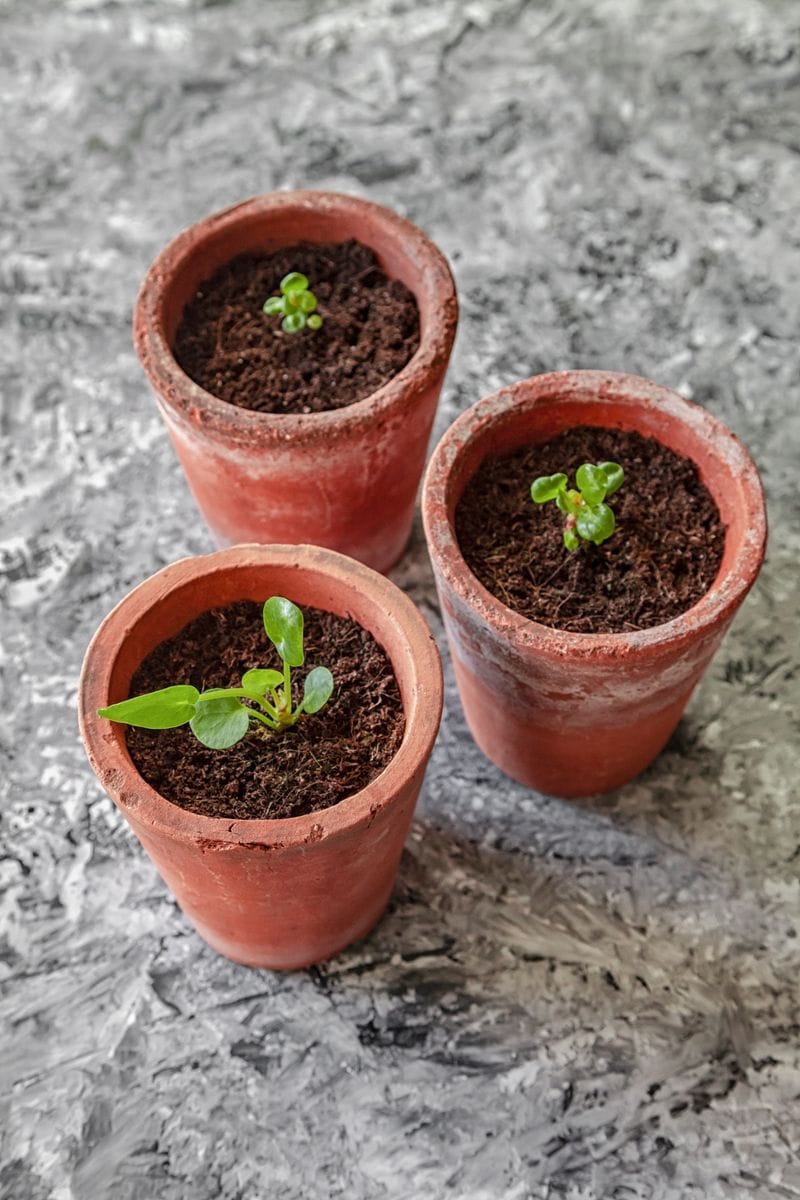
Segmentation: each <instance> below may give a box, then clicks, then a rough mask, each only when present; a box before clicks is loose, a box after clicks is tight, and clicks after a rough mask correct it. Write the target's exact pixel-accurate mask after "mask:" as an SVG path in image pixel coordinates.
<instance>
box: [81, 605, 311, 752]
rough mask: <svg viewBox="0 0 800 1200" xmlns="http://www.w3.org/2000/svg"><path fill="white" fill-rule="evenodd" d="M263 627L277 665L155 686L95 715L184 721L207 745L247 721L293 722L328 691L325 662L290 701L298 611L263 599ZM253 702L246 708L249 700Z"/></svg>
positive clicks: (224, 739) (153, 725) (167, 725)
mask: <svg viewBox="0 0 800 1200" xmlns="http://www.w3.org/2000/svg"><path fill="white" fill-rule="evenodd" d="M264 629H265V630H266V633H267V637H268V638H269V640H270V641H271V642H272V644H273V646H274V647H275V649H276V650H277V651H278V654H279V655H280V657H281V661H282V663H283V670H282V671H274V670H270V669H261V668H259V667H256V668H255V669H254V670H252V671H246V672H245V674H244V675H243V676H242V686H241V687H238V688H210V689H209V690H208V691H207V692H199V691H198V690H197V688H196V687H192V686H191V685H190V684H178V685H176V686H175V687H166V688H161V689H160V690H159V691H157V692H146V693H145V694H144V695H142V696H133V697H132V698H131V699H130V700H122V701H121V702H120V703H119V704H111V705H110V706H109V707H108V708H99V709H98V710H97V715H98V716H99V717H106V718H107V719H108V720H109V721H119V722H120V724H122V725H137V726H138V727H139V728H140V729H176V728H177V727H178V726H179V725H186V724H187V723H188V725H189V727H190V728H191V730H192V733H193V734H194V736H195V737H196V738H197V740H198V741H200V742H202V743H203V745H204V746H209V747H210V748H211V749H212V750H227V749H228V747H229V746H235V745H236V743H237V742H240V741H241V740H242V738H243V737H244V735H245V734H246V733H247V731H248V730H249V729H250V727H251V726H250V722H251V721H255V722H256V724H260V725H264V726H266V728H267V729H270V730H272V731H273V732H277V731H278V730H282V729H287V728H288V727H289V726H290V725H294V724H295V723H296V722H297V721H298V720H299V718H300V717H301V716H302V715H303V714H304V713H316V712H319V710H320V709H321V708H322V707H323V705H324V704H327V702H328V700H329V699H330V696H331V693H332V691H333V676H332V675H331V673H330V671H329V670H328V668H327V667H314V669H313V671H309V673H308V675H306V678H305V683H304V684H303V699H302V700H301V701H300V703H299V704H298V705H297V706H296V707H295V708H293V707H292V667H302V665H303V662H304V661H305V655H304V652H303V614H302V612H301V610H300V609H299V608H298V607H297V605H296V604H292V602H291V600H285V599H284V597H283V596H272V597H271V599H269V600H267V602H266V604H265V605H264ZM247 701H250V704H253V705H256V707H255V708H251V707H250V704H248V703H247Z"/></svg>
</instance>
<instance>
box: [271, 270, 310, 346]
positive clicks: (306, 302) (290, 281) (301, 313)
mask: <svg viewBox="0 0 800 1200" xmlns="http://www.w3.org/2000/svg"><path fill="white" fill-rule="evenodd" d="M280 289H281V294H280V296H270V298H269V300H265V301H264V312H265V313H266V314H267V316H268V317H277V316H283V320H282V321H281V329H282V330H283V332H284V333H299V332H300V330H301V329H305V327H306V325H307V326H308V328H309V329H319V328H320V326H321V325H322V317H321V316H320V315H319V313H317V312H315V311H314V310H315V309H316V307H317V297H316V296H315V295H314V293H313V292H311V291H309V288H308V278H307V276H305V275H303V274H301V272H300V271H290V272H289V274H288V275H284V277H283V279H282V280H281V282H280Z"/></svg>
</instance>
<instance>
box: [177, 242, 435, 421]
mask: <svg viewBox="0 0 800 1200" xmlns="http://www.w3.org/2000/svg"><path fill="white" fill-rule="evenodd" d="M290 271H301V272H302V273H303V274H304V275H306V276H307V277H308V280H309V287H310V289H311V291H312V292H313V293H314V295H315V296H316V297H317V300H318V302H319V308H318V312H319V314H320V316H321V317H322V318H323V324H322V328H321V329H316V330H312V329H307V328H306V329H303V330H301V331H300V332H299V333H284V332H283V331H282V329H281V318H280V317H268V316H266V315H265V314H264V313H263V312H262V307H263V304H264V301H265V300H267V299H268V298H269V297H270V296H276V295H279V294H280V288H279V284H280V281H281V279H283V277H284V275H288V274H289V272H290ZM418 347H419V312H418V310H417V302H416V300H415V299H414V296H413V295H412V293H411V292H410V291H409V289H408V288H407V287H406V286H405V284H403V283H400V282H399V280H397V279H387V277H386V276H385V275H384V273H383V271H381V269H380V268H379V267H378V265H377V259H376V257H375V254H374V253H373V251H372V250H370V249H369V248H368V247H367V246H362V245H361V243H360V242H356V241H352V240H351V241H349V242H342V243H341V244H337V245H323V246H317V245H313V244H312V243H311V242H298V243H297V245H295V246H287V247H285V248H283V249H281V250H275V251H273V252H272V253H269V254H242V255H239V257H238V258H234V259H232V260H231V262H229V263H226V265H225V266H223V267H220V269H219V270H218V271H216V272H215V273H214V275H212V276H211V278H210V279H208V280H207V281H206V282H205V283H204V284H203V285H202V287H201V288H200V290H199V291H198V293H197V295H196V296H195V297H194V299H193V300H191V301H190V302H189V303H188V304H187V305H186V308H185V309H184V312H183V316H182V318H181V323H180V325H179V327H178V332H177V334H176V337H175V345H174V347H173V350H174V354H175V358H176V360H177V362H178V365H179V366H180V367H181V368H182V369H183V370H184V371H185V372H186V374H187V375H189V376H190V378H191V379H193V380H194V381H195V383H199V384H200V386H201V387H203V388H205V390H206V391H207V392H211V393H213V395H215V396H218V397H219V398H220V399H221V400H226V401H227V402H228V403H229V404H238V405H239V406H240V408H249V409H254V410H257V411H258V412H271V413H312V412H324V411H326V410H327V409H333V408H344V407H346V405H348V404H353V403H354V402H355V401H356V400H363V399H364V397H365V396H369V395H371V394H372V393H373V392H374V391H376V390H377V389H378V388H379V387H382V386H383V384H385V383H388V381H389V380H390V379H392V378H393V377H394V376H395V375H396V374H397V373H398V371H400V370H402V368H403V367H404V366H405V365H406V363H407V362H408V361H409V360H410V359H411V358H412V356H413V355H414V354H415V352H416V350H417V348H418Z"/></svg>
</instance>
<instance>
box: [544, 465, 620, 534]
mask: <svg viewBox="0 0 800 1200" xmlns="http://www.w3.org/2000/svg"><path fill="white" fill-rule="evenodd" d="M624 478H625V472H624V471H623V469H622V467H621V466H619V464H618V463H612V462H602V463H597V465H596V466H592V464H591V463H584V464H583V466H582V467H578V469H577V471H576V472H575V482H576V483H577V485H578V489H577V491H576V490H575V489H574V488H568V487H567V483H568V480H567V476H566V475H564V474H562V473H561V472H560V471H559V472H558V474H556V475H540V476H539V478H538V479H534V481H533V483H532V484H531V498H532V500H533V501H534V503H536V504H546V503H547V501H548V500H555V502H556V504H557V505H558V507H559V509H560V510H561V512H562V513H565V514H566V517H567V522H566V527H565V529H564V545H565V546H566V547H567V549H568V550H577V549H578V547H579V546H580V544H581V538H583V540H584V541H585V542H594V544H595V546H599V545H601V543H602V542H605V541H607V540H608V539H609V538H610V537H611V535H612V533H613V532H614V528H615V524H616V523H615V521H614V513H613V511H612V509H611V508H609V506H608V505H607V504H606V503H605V501H606V499H607V498H608V497H609V496H613V495H614V492H616V491H617V490H618V489H619V488H620V486H621V485H622V481H623V480H624Z"/></svg>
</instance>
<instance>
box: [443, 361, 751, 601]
mask: <svg viewBox="0 0 800 1200" xmlns="http://www.w3.org/2000/svg"><path fill="white" fill-rule="evenodd" d="M580 374H581V373H580V372H575V373H574V374H573V375H571V376H570V377H569V382H566V383H562V384H559V382H558V376H554V377H551V378H552V379H553V380H554V382H553V386H552V390H545V391H542V390H541V389H540V388H537V390H536V391H535V392H534V393H533V394H530V393H528V392H527V389H526V385H525V384H524V383H523V384H519V385H516V386H515V387H513V388H510V389H508V390H507V391H506V392H505V393H500V394H499V396H498V397H497V398H494V397H492V398H489V399H488V400H487V401H486V402H480V403H479V404H478V405H476V406H475V407H474V408H473V409H472V410H471V412H470V414H467V415H469V416H471V422H470V428H469V434H468V436H466V437H464V436H463V434H462V436H460V437H459V439H458V441H457V443H456V445H457V449H456V451H455V454H454V457H453V458H452V460H451V463H450V468H449V472H448V475H447V483H446V494H445V504H446V509H447V519H448V523H449V526H450V531H451V535H452V537H453V540H454V541H455V540H456V537H455V522H454V514H455V510H456V506H457V505H458V501H459V500H460V498H461V495H462V494H463V492H464V489H465V488H466V486H467V484H468V483H469V481H470V480H471V479H472V477H473V475H474V474H475V472H476V471H477V470H478V468H479V467H480V465H481V463H482V462H483V461H484V459H486V458H489V457H494V456H502V455H504V454H509V453H511V452H512V451H513V450H516V449H518V448H520V447H522V446H526V445H534V444H536V443H539V442H545V441H547V440H548V439H549V438H552V437H555V436H556V435H557V434H559V433H561V432H563V431H564V430H566V429H570V428H572V427H573V426H576V425H595V426H600V427H603V428H607V429H609V428H610V429H621V430H624V431H626V432H636V433H640V434H642V435H643V436H646V437H654V438H656V439H657V441H659V442H661V443H662V445H664V446H667V447H669V449H671V450H673V451H675V452H676V453H677V454H681V455H683V456H684V457H685V458H688V459H690V460H691V461H692V462H693V463H694V464H695V466H696V467H697V469H698V473H699V476H700V479H701V480H702V482H703V483H704V484H705V486H706V487H707V488H708V490H709V492H710V493H711V496H712V497H713V499H714V502H715V503H716V506H717V508H718V510H719V514H720V518H721V520H722V523H723V525H724V526H725V551H724V554H723V558H722V563H721V565H720V570H719V573H718V575H717V580H720V579H722V578H724V577H726V576H727V575H728V574H729V573H730V572H731V571H733V569H734V567H735V565H736V564H737V562H738V561H739V559H740V556H741V554H742V551H743V547H744V546H745V544H746V543H748V542H750V541H752V540H753V539H754V538H758V537H759V536H761V537H763V510H762V508H761V506H760V485H759V483H758V478H757V474H756V471H755V466H754V464H753V463H752V460H751V459H750V457H749V455H748V453H747V451H746V450H745V448H744V446H743V445H742V444H741V442H739V440H738V439H737V438H736V437H735V436H734V435H733V434H732V433H731V432H730V430H728V429H726V428H725V426H723V425H721V424H720V423H719V422H718V421H716V420H715V419H714V418H713V417H712V416H711V414H709V413H707V412H706V411H705V410H703V409H700V408H698V407H697V406H696V405H690V404H689V403H687V402H686V401H684V400H682V398H681V397H679V396H677V395H675V394H674V393H669V392H667V391H666V389H657V390H658V391H659V392H662V393H663V394H664V397H665V402H664V403H658V402H656V401H654V400H653V398H652V397H650V396H647V395H644V396H637V395H636V393H635V391H634V390H632V388H631V386H630V385H631V382H635V381H631V379H630V377H627V381H626V382H625V383H621V384H620V385H619V387H618V388H617V389H616V390H615V389H614V387H613V385H609V386H607V387H605V388H604V389H602V392H601V394H598V388H597V386H596V385H592V384H589V383H587V385H586V386H585V387H582V386H581V384H580V383H578V384H577V385H576V384H575V383H574V379H575V377H576V376H578V377H579V376H580ZM611 378H612V379H613V377H611ZM620 378H621V379H626V377H620ZM529 382H530V383H532V384H539V383H540V382H541V380H536V379H534V380H531V381H529ZM642 382H644V381H642ZM670 396H672V397H673V400H672V401H669V400H667V399H666V398H667V397H670ZM484 404H485V407H483V408H482V405H484ZM757 501H759V503H757Z"/></svg>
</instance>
